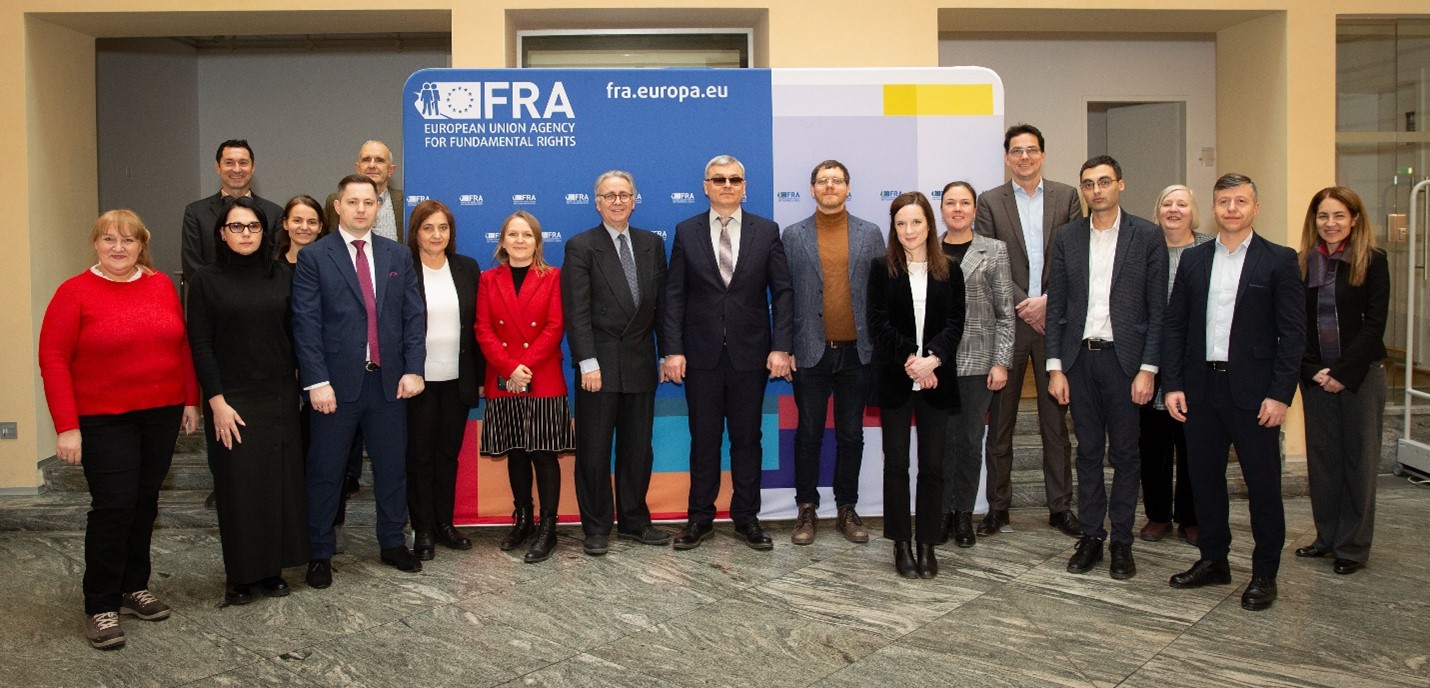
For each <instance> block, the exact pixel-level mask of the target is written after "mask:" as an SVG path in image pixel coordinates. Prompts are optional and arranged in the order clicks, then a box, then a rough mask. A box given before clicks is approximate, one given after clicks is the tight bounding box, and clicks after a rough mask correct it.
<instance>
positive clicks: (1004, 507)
mask: <svg viewBox="0 0 1430 688" xmlns="http://www.w3.org/2000/svg"><path fill="white" fill-rule="evenodd" d="M1003 150H1004V152H1005V153H1006V155H1005V156H1004V158H1003V160H1004V162H1005V163H1006V164H1007V165H1008V171H1009V172H1010V173H1011V174H1012V176H1013V178H1012V179H1010V180H1009V181H1008V183H1007V184H1004V185H1002V186H999V187H997V188H995V189H992V190H990V191H988V192H987V193H985V194H983V195H982V196H979V197H978V220H977V221H976V222H975V224H974V230H975V231H977V232H978V233H979V234H982V235H984V236H989V237H993V238H994V239H998V240H1000V241H1002V242H1003V243H1005V244H1007V245H1008V261H1009V264H1010V265H1011V267H1012V268H1013V305H1014V309H1015V310H1016V311H1017V313H1018V320H1017V323H1016V328H1015V329H1014V332H1013V365H1012V367H1010V368H1009V369H1008V387H1007V388H1005V389H1004V391H1003V392H1002V393H1001V394H999V396H998V400H997V401H995V402H994V403H993V407H992V409H990V414H989V415H990V417H989V425H990V426H992V432H990V433H989V434H988V488H987V492H988V515H987V516H985V517H984V518H983V522H982V523H979V524H978V534H979V535H995V534H997V533H998V531H999V529H1001V528H1002V527H1003V526H1005V525H1008V507H1009V506H1011V504H1012V502H1013V484H1012V475H1013V428H1014V424H1015V423H1016V422H1017V420H1018V401H1019V397H1020V396H1021V394H1022V390H1023V378H1024V375H1025V373H1026V371H1027V368H1028V358H1029V357H1031V358H1032V359H1033V382H1034V384H1035V386H1036V387H1037V389H1038V421H1039V424H1040V431H1041V433H1042V436H1043V488H1044V490H1045V491H1046V493H1047V500H1048V525H1051V526H1055V527H1057V528H1058V529H1059V530H1061V531H1063V532H1064V533H1067V534H1068V535H1070V536H1072V537H1077V536H1079V535H1081V534H1082V528H1081V526H1079V525H1078V520H1077V515H1075V514H1074V513H1073V511H1072V508H1071V507H1072V445H1071V444H1070V443H1069V442H1068V428H1067V416H1066V414H1067V407H1065V406H1059V405H1058V404H1057V403H1056V402H1054V401H1053V399H1052V397H1050V396H1048V376H1047V373H1046V372H1044V370H1045V367H1046V365H1047V361H1046V356H1045V355H1044V352H1043V330H1044V328H1043V323H1044V315H1045V310H1046V308H1047V302H1048V297H1047V290H1046V289H1045V288H1044V287H1045V285H1046V284H1047V280H1048V270H1047V264H1046V261H1045V260H1044V259H1043V254H1044V250H1045V248H1046V247H1047V246H1048V245H1049V244H1050V242H1051V241H1052V237H1053V228H1054V227H1061V226H1062V225H1064V224H1067V223H1068V222H1070V221H1072V220H1075V219H1077V218H1079V217H1082V207H1081V206H1079V205H1078V200H1077V190H1076V189H1074V188H1072V187H1071V186H1068V185H1067V184H1059V183H1057V182H1055V181H1051V180H1047V179H1043V156H1044V154H1045V150H1046V149H1045V148H1044V145H1043V133H1042V132H1040V131H1038V128H1037V127H1034V126H1032V125H1031V124H1017V125H1014V126H1012V127H1009V128H1008V131H1007V132H1006V133H1004V135H1003Z"/></svg>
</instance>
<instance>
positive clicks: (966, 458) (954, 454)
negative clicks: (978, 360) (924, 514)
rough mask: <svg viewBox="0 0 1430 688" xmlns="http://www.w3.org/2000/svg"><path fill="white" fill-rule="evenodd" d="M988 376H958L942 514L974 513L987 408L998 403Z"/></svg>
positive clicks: (946, 448) (946, 455)
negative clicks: (989, 387)
mask: <svg viewBox="0 0 1430 688" xmlns="http://www.w3.org/2000/svg"><path fill="white" fill-rule="evenodd" d="M996 396H997V395H996V394H995V393H994V392H993V391H992V390H990V389H988V375H986V374H984V375H960V376H958V405H959V408H960V409H961V410H960V411H959V412H958V413H955V414H953V415H952V416H950V417H949V419H948V439H947V440H946V441H945V445H944V459H943V510H944V513H953V512H955V511H967V512H970V513H971V512H972V511H973V507H974V505H975V504H976V503H977V502H978V473H979V471H980V470H981V469H982V468H983V436H984V428H985V427H987V420H988V407H989V405H990V404H991V403H997V401H996V400H995V398H994V397H996Z"/></svg>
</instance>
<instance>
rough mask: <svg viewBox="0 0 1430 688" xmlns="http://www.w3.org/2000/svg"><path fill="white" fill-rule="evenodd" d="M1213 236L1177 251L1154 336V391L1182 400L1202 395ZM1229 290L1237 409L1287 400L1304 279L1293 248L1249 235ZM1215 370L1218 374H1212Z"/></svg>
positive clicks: (1230, 364)
mask: <svg viewBox="0 0 1430 688" xmlns="http://www.w3.org/2000/svg"><path fill="white" fill-rule="evenodd" d="M1218 243H1219V242H1217V241H1208V242H1207V243H1205V244H1201V245H1199V246H1194V247H1192V248H1189V249H1187V250H1186V252H1185V253H1183V254H1182V260H1181V262H1180V263H1178V264H1177V277H1176V280H1175V281H1174V282H1173V284H1172V300H1171V302H1170V303H1168V304H1167V314H1166V318H1165V320H1164V330H1163V334H1162V371H1161V372H1162V389H1163V390H1165V391H1167V392H1185V393H1186V395H1187V405H1188V406H1189V407H1190V408H1196V407H1197V404H1199V403H1202V402H1204V401H1205V400H1206V398H1207V397H1206V386H1207V376H1208V374H1209V370H1208V369H1207V366H1206V361H1207V351H1206V348H1207V347H1206V342H1207V295H1208V294H1209V292H1210V287H1211V276H1212V258H1213V257H1214V256H1215V255H1216V250H1217V244H1218ZM1246 251H1247V252H1246V262H1245V263H1244V264H1243V266H1242V270H1241V281H1240V282H1239V283H1238V284H1237V288H1236V306H1235V310H1234V311H1233V316H1232V321H1231V342H1230V344H1231V345H1230V347H1229V349H1228V356H1227V369H1228V371H1229V373H1228V374H1229V375H1230V376H1231V378H1230V381H1231V396H1232V400H1233V401H1234V402H1235V403H1236V405H1237V407H1238V408H1241V409H1245V410H1248V411H1256V410H1258V409H1260V408H1261V401H1262V400H1263V399H1268V398H1270V399H1275V400H1277V401H1279V402H1281V403H1284V404H1288V405H1289V404H1290V403H1291V398H1292V397H1293V396H1294V395H1295V394H1296V380H1297V373H1298V372H1300V367H1301V354H1302V352H1303V351H1304V350H1305V348H1306V298H1305V290H1306V287H1305V284H1304V283H1303V282H1302V281H1301V271H1300V268H1299V266H1298V265H1297V263H1296V252H1295V251H1293V250H1291V249H1289V248H1287V247H1285V246H1281V245H1278V244H1273V243H1271V242H1269V241H1267V240H1265V239H1262V238H1261V236H1260V235H1259V234H1253V236H1252V237H1251V245H1250V246H1248V247H1246ZM1217 374H1220V373H1217Z"/></svg>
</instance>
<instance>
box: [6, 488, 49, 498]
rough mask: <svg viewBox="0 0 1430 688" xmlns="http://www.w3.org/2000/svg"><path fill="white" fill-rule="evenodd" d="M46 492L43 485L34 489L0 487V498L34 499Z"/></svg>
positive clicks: (46, 489)
mask: <svg viewBox="0 0 1430 688" xmlns="http://www.w3.org/2000/svg"><path fill="white" fill-rule="evenodd" d="M47 491H48V488H46V487H45V486H44V485H36V486H34V487H0V497H34V496H36V495H42V494H44V493H45V492H47Z"/></svg>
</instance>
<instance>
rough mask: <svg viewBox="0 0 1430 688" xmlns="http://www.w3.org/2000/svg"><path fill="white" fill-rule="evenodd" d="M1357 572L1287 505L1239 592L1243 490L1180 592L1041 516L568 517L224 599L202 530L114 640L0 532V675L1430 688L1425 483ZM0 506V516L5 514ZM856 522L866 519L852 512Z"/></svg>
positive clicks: (1406, 491)
mask: <svg viewBox="0 0 1430 688" xmlns="http://www.w3.org/2000/svg"><path fill="white" fill-rule="evenodd" d="M1382 481H1383V482H1382V483H1381V490H1380V497H1379V505H1378V509H1379V511H1378V514H1377V527H1376V543H1375V551H1374V554H1373V556H1372V559H1371V561H1370V565H1369V566H1368V567H1367V568H1366V569H1365V570H1364V571H1362V572H1360V573H1357V574H1355V575H1352V576H1337V575H1334V574H1333V573H1332V572H1331V570H1330V562H1329V560H1312V561H1306V560H1298V559H1296V558H1295V557H1294V556H1293V555H1292V550H1294V549H1295V548H1296V547H1297V546H1298V545H1303V544H1307V543H1309V542H1310V539H1311V536H1312V534H1313V533H1312V527H1311V518H1310V504H1309V502H1308V501H1307V500H1306V499H1305V498H1296V499H1291V500H1289V501H1288V503H1287V508H1286V516H1287V525H1288V539H1287V543H1286V551H1285V553H1284V559H1283V565H1282V569H1281V575H1280V578H1279V583H1280V600H1279V601H1278V602H1277V603H1276V605H1275V606H1274V607H1273V608H1272V609H1271V610H1270V611H1266V612H1261V613H1252V612H1246V611H1243V610H1242V609H1241V607H1240V605H1239V603H1238V600H1239V596H1240V591H1241V588H1242V587H1243V586H1244V585H1245V583H1246V579H1247V578H1248V577H1249V568H1248V567H1249V546H1250V530H1249V527H1248V524H1247V518H1246V510H1245V503H1244V502H1241V503H1235V504H1233V514H1234V523H1233V529H1234V538H1235V539H1236V542H1235V543H1234V544H1233V559H1232V569H1233V576H1234V580H1235V584H1234V585H1230V586H1219V587H1214V588H1208V589H1201V590H1194V591H1177V590H1172V589H1171V588H1169V587H1168V586H1167V578H1168V576H1170V575H1171V574H1173V573H1176V572H1178V571H1181V570H1183V569H1185V568H1186V567H1187V566H1188V565H1190V563H1191V562H1192V561H1194V560H1195V559H1196V550H1195V549H1193V548H1191V547H1189V546H1187V545H1186V544H1185V543H1183V542H1182V541H1180V540H1176V539H1171V538H1169V539H1167V540H1164V541H1162V542H1158V543H1144V542H1139V543H1137V545H1136V546H1135V548H1134V552H1135V554H1136V556H1137V565H1138V574H1137V576H1136V577H1135V578H1133V579H1131V580H1129V581H1121V582H1119V581H1114V580H1112V579H1111V578H1109V577H1108V576H1107V574H1106V568H1105V566H1106V563H1105V562H1104V564H1103V565H1101V566H1099V567H1098V569H1096V570H1095V572H1094V573H1090V574H1088V575H1085V576H1074V575H1071V574H1068V573H1066V572H1065V570H1064V566H1065V565H1066V562H1067V558H1068V556H1070V555H1071V553H1072V549H1073V544H1074V540H1073V539H1071V538H1068V537H1066V536H1064V535H1061V534H1059V533H1058V532H1057V531H1054V530H1053V529H1051V528H1048V527H1047V526H1046V520H1045V518H1044V514H1043V513H1042V512H1041V510H1023V511H1015V512H1014V514H1013V527H1014V528H1015V532H1013V533H1004V534H1000V535H998V536H996V537H993V538H988V539H982V540H980V541H979V543H978V545H977V546H976V547H973V548H972V549H967V550H959V549H956V548H954V547H952V545H948V546H946V547H944V548H941V558H940V563H941V566H942V573H941V574H940V575H939V577H938V578H937V579H934V580H932V581H921V580H913V581H909V580H903V579H900V578H898V577H896V576H895V575H894V573H893V569H892V565H891V561H892V548H891V546H890V544H889V542H888V541H884V540H874V541H872V542H871V543H869V544H868V545H853V544H849V543H847V542H845V541H844V540H843V539H842V538H840V537H839V536H838V535H837V534H836V533H834V532H833V529H832V527H830V526H831V525H832V524H830V523H829V522H827V521H826V522H824V523H823V524H822V525H823V528H822V529H821V530H820V537H819V539H818V540H817V541H816V543H815V544H814V545H812V546H809V547H795V546H793V545H790V544H789V540H788V535H789V527H790V524H788V523H775V524H770V525H771V526H772V530H773V531H774V534H775V535H776V538H777V539H776V547H775V549H774V550H773V551H769V552H756V551H753V550H750V549H748V548H746V547H745V546H744V545H743V544H740V543H738V542H737V541H736V540H735V539H734V538H733V537H732V532H733V531H732V530H731V528H730V527H729V526H728V525H724V526H720V527H719V528H717V533H716V536H715V537H713V538H712V539H710V540H708V541H706V543H705V544H704V545H702V546H701V547H700V548H698V549H696V550H692V551H688V552H675V551H672V550H670V549H669V548H654V547H647V546H641V545H634V544H631V543H628V542H623V541H613V542H612V547H611V553H610V554H609V555H607V556H605V557H599V558H596V557H587V556H584V555H582V554H581V552H580V541H579V539H577V533H578V530H577V529H576V528H574V527H572V528H563V529H562V530H563V532H562V537H561V541H560V549H559V550H558V555H557V556H555V557H553V558H552V559H551V560H549V561H547V562H545V563H543V564H537V565H527V564H523V563H522V562H521V560H520V557H519V556H512V555H509V554H505V553H502V552H500V551H499V550H498V548H497V546H496V542H497V539H498V538H499V536H500V533H499V532H498V531H495V530H482V531H478V532H476V533H474V535H475V540H476V547H475V548H474V549H473V550H471V551H470V552H451V551H448V550H440V549H439V551H438V555H437V559H436V560H435V561H432V562H428V563H427V565H426V568H425V570H424V571H423V572H422V573H420V574H415V575H414V574H404V573H399V572H397V571H395V570H393V569H390V568H387V567H385V566H382V565H381V564H379V563H378V562H377V549H376V544H375V543H374V541H373V538H372V536H371V535H370V534H368V533H356V532H354V533H350V534H349V544H348V553H347V554H344V555H340V556H338V557H337V558H336V559H335V560H334V568H335V582H334V584H333V587H331V588H329V589H327V590H313V589H309V588H308V587H307V586H306V585H304V584H303V583H302V582H301V580H302V571H301V570H300V569H294V570H292V571H289V572H288V578H289V580H290V581H291V582H293V583H294V591H293V594H291V595H289V596H288V597H285V598H278V599H264V598H259V599H258V600H257V601H255V602H254V603H253V604H250V605H247V606H237V607H225V606H223V604H222V597H223V594H222V593H223V587H222V582H223V566H222V562H221V560H220V554H219V544H218V540H217V533H216V532H215V531H212V530H183V529H167V530H161V531H159V532H158V533H157V534H156V537H155V539H154V572H155V573H154V577H153V580H152V585H151V588H152V589H153V590H154V592H155V593H156V594H158V595H159V596H160V597H161V598H163V599H164V600H165V601H167V602H168V603H169V604H170V605H171V606H172V607H173V608H174V613H173V616H172V617H171V618H170V619H168V620H167V621H163V622H158V623H151V622H143V621H138V620H133V619H128V618H126V620H125V622H124V628H125V630H126V632H127V634H128V638H129V641H128V646H127V647H126V648H125V649H123V650H120V651H115V652H99V651H96V650H93V649H90V648H89V646H88V644H87V643H86V642H85V640H84V637H83V635H82V616H81V614H80V575H81V573H82V564H81V562H82V555H83V534H82V533H72V532H62V533H53V532H47V533H35V532H3V533H0V581H3V585H4V588H5V591H4V593H3V594H0V619H3V623H0V685H4V686H309V685H312V686H343V685H353V686H388V685H401V686H424V687H425V686H462V687H463V688H472V687H475V686H538V685H549V686H640V687H646V686H758V687H760V688H773V687H776V686H820V687H829V688H834V687H840V688H843V687H850V688H855V687H861V688H862V687H867V686H1041V685H1053V686H1172V685H1175V686H1356V687H1363V686H1425V685H1427V684H1430V643H1427V635H1426V629H1427V628H1430V602H1427V599H1426V595H1427V594H1430V592H1427V591H1430V549H1427V547H1426V546H1425V540H1424V538H1425V532H1426V523H1427V514H1430V490H1427V489H1424V488H1419V487H1414V486H1411V485H1408V484H1406V483H1405V482H1403V481H1400V480H1396V479H1392V478H1390V477H1388V476H1387V477H1384V478H1383V479H1382ZM0 508H4V504H3V502H0ZM870 521H871V525H873V526H874V528H873V530H874V532H875V533H877V532H878V523H877V521H875V520H874V519H871V520H870Z"/></svg>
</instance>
